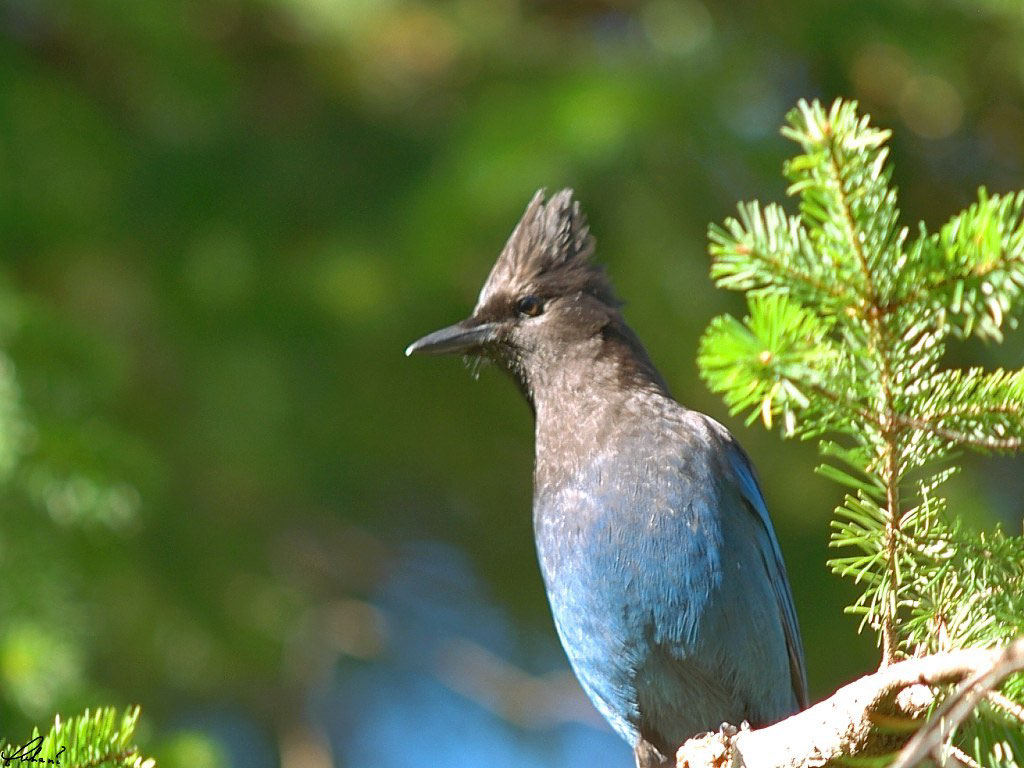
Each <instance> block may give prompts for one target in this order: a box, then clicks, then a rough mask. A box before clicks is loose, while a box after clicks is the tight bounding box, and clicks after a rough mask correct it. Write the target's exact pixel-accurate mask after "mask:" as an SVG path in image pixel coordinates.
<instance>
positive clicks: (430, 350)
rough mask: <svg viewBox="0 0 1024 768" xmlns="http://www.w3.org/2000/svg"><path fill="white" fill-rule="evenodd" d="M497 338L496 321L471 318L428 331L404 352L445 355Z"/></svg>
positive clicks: (470, 351)
mask: <svg viewBox="0 0 1024 768" xmlns="http://www.w3.org/2000/svg"><path fill="white" fill-rule="evenodd" d="M497 338H498V324H497V323H480V322H477V321H475V320H473V318H469V319H468V320H463V321H462V322H461V323H456V324H455V325H449V326H448V327H447V328H442V329H441V330H440V331H434V332H433V333H428V334H427V335H426V336H424V337H423V338H422V339H418V340H416V341H414V342H413V343H412V344H410V345H409V346H408V347H406V348H405V354H406V356H408V355H414V354H417V353H422V354H425V355H445V354H459V353H472V352H475V351H478V350H479V349H480V348H481V347H483V346H485V345H487V344H491V343H493V342H495V341H496V340H497Z"/></svg>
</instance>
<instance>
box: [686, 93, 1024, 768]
mask: <svg viewBox="0 0 1024 768" xmlns="http://www.w3.org/2000/svg"><path fill="white" fill-rule="evenodd" d="M787 119H788V125H787V126H786V127H785V128H784V129H783V133H784V135H785V136H787V137H788V138H790V139H792V140H794V141H795V142H797V143H798V144H799V145H800V147H801V152H800V154H798V155H797V156H795V157H793V158H792V159H791V160H789V161H788V162H787V163H786V165H785V168H784V172H785V174H786V176H787V177H788V178H789V180H790V182H791V184H790V186H789V193H790V194H791V195H795V196H797V198H798V199H799V213H798V214H797V215H795V216H794V215H788V214H787V213H786V212H785V211H784V210H783V209H782V207H781V206H779V205H775V204H772V205H768V206H761V205H759V204H758V203H756V202H753V203H745V204H741V205H740V206H739V213H738V216H737V217H736V218H730V219H728V220H727V221H726V222H725V223H724V225H722V226H712V227H711V229H710V233H709V239H710V252H711V255H712V258H713V262H712V267H711V274H712V277H713V278H714V280H715V282H716V284H717V285H719V286H721V287H725V288H730V289H734V290H741V291H744V292H746V294H747V299H748V307H749V315H748V316H747V317H746V318H745V319H744V320H743V321H742V322H740V321H739V320H736V319H735V318H732V317H729V316H722V317H718V318H716V319H715V320H714V321H712V323H711V325H710V326H709V328H708V330H707V331H706V333H705V335H704V337H703V340H702V343H701V352H700V358H699V365H700V369H701V373H702V376H703V377H704V378H705V380H706V381H707V382H708V384H709V386H710V387H711V388H712V389H713V390H714V391H716V392H720V393H722V394H723V396H724V398H725V401H726V403H727V404H728V405H729V407H730V408H731V410H732V411H733V412H734V413H737V412H745V413H747V414H748V420H749V421H754V420H755V419H757V418H758V417H760V418H761V420H762V421H763V422H764V424H765V426H767V427H769V428H770V427H771V426H772V425H773V424H774V423H775V422H776V421H781V424H782V427H783V432H784V434H785V435H787V436H791V435H796V436H799V437H801V438H804V439H807V438H812V437H813V438H820V443H819V444H820V447H821V449H822V453H823V454H824V455H825V456H826V463H825V464H823V465H822V466H821V467H819V471H820V472H821V473H822V474H823V475H825V476H827V477H829V478H830V479H832V480H835V481H836V482H838V483H840V484H842V485H843V486H845V487H846V488H847V489H848V491H849V492H848V494H847V495H846V497H845V499H844V501H843V503H842V504H841V505H840V506H839V507H838V508H837V509H836V514H835V519H834V521H833V523H832V526H833V535H832V546H834V547H838V548H840V549H841V550H843V553H842V554H841V555H840V556H838V557H835V558H834V559H832V560H831V561H830V563H829V564H830V566H831V568H832V569H833V571H834V572H836V573H838V574H840V575H843V576H847V577H850V578H852V579H853V580H854V581H855V582H856V583H857V584H858V585H860V588H861V592H860V594H859V596H858V598H857V600H856V601H855V603H854V604H853V605H852V606H850V608H849V609H848V610H850V611H851V612H854V613H858V614H861V615H862V617H863V618H862V625H861V626H862V627H864V626H868V627H871V628H872V629H873V630H875V631H876V632H877V634H878V638H879V642H880V645H881V648H882V663H883V664H887V663H890V662H893V661H895V660H898V659H899V658H901V657H907V656H913V655H922V654H925V653H931V652H935V651H940V650H948V649H952V648H960V647H967V646H985V647H992V646H998V645H1003V644H1005V643H1007V642H1008V641H1009V640H1010V639H1011V638H1013V637H1015V636H1017V635H1019V634H1021V633H1022V632H1024V539H1022V538H1021V537H1018V536H1010V535H1008V534H1006V533H1005V532H1003V531H1001V530H997V531H995V532H994V533H985V534H982V533H976V532H973V531H971V530H969V529H968V528H966V527H965V526H963V525H962V524H961V523H960V522H959V521H958V520H957V518H956V517H955V515H953V514H951V512H950V511H949V510H948V509H947V505H946V502H945V500H944V499H942V498H941V496H939V495H937V491H938V489H939V487H940V486H941V484H942V483H943V481H945V480H946V479H947V478H948V477H949V476H950V475H951V474H953V473H954V472H955V471H956V467H955V466H950V462H951V461H952V459H953V458H954V457H955V455H956V454H957V452H958V451H960V450H961V449H965V448H967V449H975V450H980V451H983V452H1002V453H1014V452H1020V451H1021V450H1022V449H1024V370H1019V371H1004V370H996V371H986V370H983V369H980V368H970V369H966V370H957V369H948V368H944V367H943V366H942V355H943V352H944V350H945V342H946V341H947V340H948V338H949V337H950V336H955V337H958V338H965V337H969V336H977V337H980V338H984V339H986V340H991V341H997V342H998V341H1001V340H1002V338H1003V333H1004V332H1005V331H1006V330H1007V329H1012V328H1015V327H1016V325H1017V322H1018V320H1019V316H1020V315H1021V314H1022V310H1024V192H1019V193H1016V194H1012V195H1005V196H1000V195H989V194H988V193H987V192H986V191H985V190H984V189H982V190H980V192H979V195H978V201H977V202H976V203H975V204H973V205H972V206H971V207H970V208H968V209H967V210H965V211H963V212H962V213H960V214H958V215H957V216H955V217H953V218H952V219H951V220H950V221H949V223H947V224H946V225H945V226H943V227H942V228H941V229H940V230H939V232H937V233H934V234H928V232H927V231H926V229H925V227H924V225H923V224H921V225H919V226H918V228H917V229H916V234H915V236H913V237H911V235H910V230H909V229H908V228H907V227H904V226H901V225H900V223H899V216H900V215H899V209H898V207H897V194H896V190H895V189H894V188H893V187H892V185H891V176H892V170H891V166H890V165H889V164H888V162H887V161H888V151H887V149H886V146H885V143H886V141H887V139H888V138H889V132H888V131H884V130H879V129H877V128H875V127H873V126H872V125H871V124H870V122H869V119H868V118H867V117H862V116H860V115H858V114H857V109H856V104H855V103H853V102H845V101H842V100H839V101H836V102H835V103H834V104H833V105H832V106H831V107H830V108H828V109H826V108H824V107H823V106H822V105H820V104H819V103H817V102H813V103H807V102H800V104H799V105H798V107H797V108H796V109H795V110H793V111H792V112H790V114H789V115H788V118H787ZM1022 704H1024V683H1021V682H1020V681H1014V680H1013V679H1011V680H1010V681H1008V682H1007V683H1006V684H1005V685H1004V686H1003V689H1002V692H1001V693H998V694H994V698H993V701H990V702H989V705H990V706H989V705H986V706H988V709H990V710H991V711H990V712H986V713H983V712H979V716H978V717H977V718H975V720H973V721H971V722H970V723H968V724H967V725H965V726H963V727H962V728H961V729H960V732H959V734H958V735H957V740H958V743H960V745H961V748H962V751H963V752H964V753H972V754H974V755H975V759H977V760H978V761H979V763H981V764H987V765H995V764H1000V765H1006V764H1008V763H1007V762H1006V760H1007V758H1006V755H1013V754H1016V755H1017V756H1018V759H1020V755H1022V754H1024V743H1022V741H1024V739H1022V737H1021V733H1022V731H1024V719H1022V713H1024V707H1022ZM1015 750H1016V751H1015ZM999 755H1002V757H998V756H999ZM1000 761H1002V762H1000Z"/></svg>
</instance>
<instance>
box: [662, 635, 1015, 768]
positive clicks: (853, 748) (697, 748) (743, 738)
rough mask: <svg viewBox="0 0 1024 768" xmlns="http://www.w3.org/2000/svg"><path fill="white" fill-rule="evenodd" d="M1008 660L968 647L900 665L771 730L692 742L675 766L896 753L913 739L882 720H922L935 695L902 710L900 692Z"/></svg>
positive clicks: (766, 765) (783, 767) (791, 767)
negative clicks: (880, 724) (881, 723)
mask: <svg viewBox="0 0 1024 768" xmlns="http://www.w3.org/2000/svg"><path fill="white" fill-rule="evenodd" d="M1018 642H1021V641H1018ZM1011 647H1012V646H1011ZM1003 655H1004V651H1002V650H1000V649H991V650H990V649H981V648H968V649H963V650H957V651H950V652H948V653H938V654H934V655H931V656H925V657H923V658H919V659H908V660H906V661H900V662H896V663H894V664H891V665H889V666H886V667H883V668H882V669H881V670H879V671H878V672H875V673H874V674H871V675H866V676H865V677H862V678H860V679H859V680H855V681H854V682H852V683H850V684H848V685H846V686H844V687H842V688H840V689H839V690H838V691H836V692H835V693H834V694H833V695H832V696H830V697H829V698H827V699H825V700H824V701H822V702H820V703H818V704H815V705H814V706H813V707H810V708H809V709H805V710H804V711H803V712H799V713H797V714H795V715H793V716H792V717H789V718H787V719H786V720H783V721H781V722H778V723H775V724H774V725H770V726H768V727H766V728H759V729H758V730H754V731H752V730H749V729H744V730H740V731H738V732H737V731H735V730H733V731H732V732H730V731H729V730H726V729H723V731H721V732H719V733H713V734H708V735H705V736H698V737H694V738H693V739H690V740H689V741H688V742H686V743H685V744H684V745H683V746H682V747H680V749H679V752H678V753H677V754H676V768H810V767H811V766H816V767H817V766H825V765H828V764H829V763H831V762H833V761H835V760H837V759H838V758H841V757H849V756H853V755H870V754H880V753H885V752H892V751H894V750H895V749H898V748H899V747H900V746H901V745H902V743H903V742H905V741H906V739H907V736H908V735H907V734H904V735H902V736H900V735H899V734H896V735H894V734H893V733H892V729H885V730H886V731H887V732H886V733H880V729H879V728H878V727H877V726H878V722H879V720H883V719H886V718H887V717H888V718H889V719H892V717H893V716H894V715H895V716H897V717H904V718H906V717H910V716H914V715H918V716H919V715H920V714H922V713H923V711H924V710H925V709H926V708H927V706H928V704H929V703H930V700H931V695H930V693H929V695H928V696H927V697H926V698H927V699H928V702H927V703H925V704H924V705H923V706H911V707H909V708H908V707H905V706H901V703H902V702H901V703H897V696H898V695H899V694H900V692H901V691H903V690H904V689H907V688H910V687H911V686H917V685H924V686H932V685H942V684H949V683H957V682H960V681H963V680H965V679H968V678H971V677H972V676H977V675H979V674H981V675H984V674H986V673H987V672H989V671H990V670H992V669H994V668H996V667H997V665H999V663H1000V661H1001V660H1002V659H1003ZM908 709H909V710H910V711H908Z"/></svg>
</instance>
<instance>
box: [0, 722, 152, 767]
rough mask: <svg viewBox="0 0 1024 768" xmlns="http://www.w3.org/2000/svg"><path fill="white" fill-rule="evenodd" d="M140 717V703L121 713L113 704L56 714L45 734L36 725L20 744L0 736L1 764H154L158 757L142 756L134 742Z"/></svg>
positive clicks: (144, 765) (110, 765) (120, 765)
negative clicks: (63, 717) (71, 714)
mask: <svg viewBox="0 0 1024 768" xmlns="http://www.w3.org/2000/svg"><path fill="white" fill-rule="evenodd" d="M138 720H139V708H138V707H132V708H129V709H127V710H126V711H125V712H124V713H120V714H119V713H118V711H117V710H116V709H114V708H113V707H103V708H101V709H97V710H96V711H95V712H90V711H89V710H86V711H85V712H84V713H83V714H81V715H79V716H77V717H72V718H69V719H68V720H64V721H62V720H61V719H60V715H57V717H56V719H55V721H54V724H53V726H52V727H51V728H50V730H49V731H48V732H47V733H46V735H45V736H43V735H41V734H40V732H39V729H38V728H35V729H33V731H32V736H31V737H30V738H28V739H26V740H25V741H24V742H22V743H20V744H19V743H14V742H11V741H10V740H2V739H0V752H2V753H3V756H4V759H3V760H0V765H8V764H9V765H12V766H25V768H28V766H53V765H59V766H61V768H155V766H156V761H155V760H153V759H152V758H146V757H143V756H142V755H141V754H140V753H139V750H138V748H137V747H136V746H135V744H134V739H135V727H136V725H137V724H138Z"/></svg>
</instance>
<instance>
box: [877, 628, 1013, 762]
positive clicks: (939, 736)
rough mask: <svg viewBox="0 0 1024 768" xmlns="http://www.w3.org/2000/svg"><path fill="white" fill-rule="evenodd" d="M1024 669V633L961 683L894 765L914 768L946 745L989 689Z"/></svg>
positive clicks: (908, 744)
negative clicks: (950, 735)
mask: <svg viewBox="0 0 1024 768" xmlns="http://www.w3.org/2000/svg"><path fill="white" fill-rule="evenodd" d="M1022 669H1024V636H1022V637H1018V638H1017V639H1016V640H1014V641H1013V642H1012V643H1010V644H1009V645H1008V646H1006V648H1005V649H1003V651H1002V652H1001V653H998V654H997V655H996V656H995V657H994V658H993V659H992V660H991V661H990V662H989V663H988V664H987V665H985V666H982V667H981V668H979V669H977V670H976V671H975V672H974V674H972V675H970V676H969V677H967V679H965V680H964V681H963V683H961V685H960V688H959V690H957V692H956V693H955V694H953V695H952V696H950V697H949V698H948V699H947V700H946V701H945V702H943V704H942V706H941V707H939V709H938V711H936V712H935V714H934V715H933V716H932V718H931V720H929V721H928V724H927V725H925V726H924V727H923V728H922V729H921V730H920V731H918V732H917V733H916V734H914V737H913V738H912V739H911V740H910V741H909V742H907V745H906V746H905V747H904V748H903V751H902V752H900V755H899V757H898V758H896V761H895V762H894V763H893V764H892V765H891V766H890V768H912V767H913V766H915V765H917V764H918V763H919V762H921V760H923V759H924V758H926V757H927V756H928V755H929V754H931V753H933V752H934V751H935V750H936V748H938V747H939V746H941V745H942V743H943V742H944V741H945V740H946V737H947V736H948V735H949V734H950V733H952V732H953V731H955V730H956V729H957V727H958V726H959V725H960V723H962V722H963V721H964V720H965V719H966V718H967V717H968V716H969V715H970V714H971V713H972V712H973V711H974V709H975V707H977V706H978V702H980V701H981V700H982V699H983V698H985V697H986V696H987V694H988V692H989V691H991V690H993V689H994V688H995V687H996V686H998V685H999V684H1000V683H1001V682H1002V681H1003V680H1005V679H1006V678H1007V677H1008V676H1009V675H1011V674H1013V673H1014V672H1019V671H1020V670H1022Z"/></svg>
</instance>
